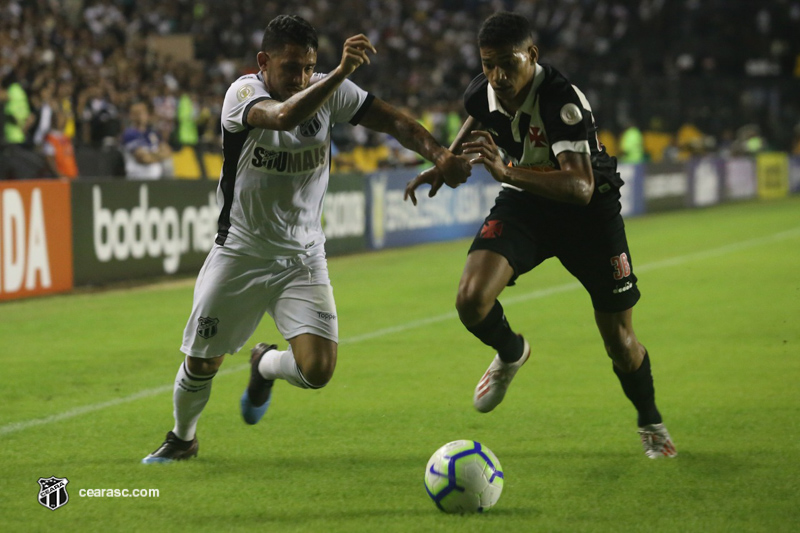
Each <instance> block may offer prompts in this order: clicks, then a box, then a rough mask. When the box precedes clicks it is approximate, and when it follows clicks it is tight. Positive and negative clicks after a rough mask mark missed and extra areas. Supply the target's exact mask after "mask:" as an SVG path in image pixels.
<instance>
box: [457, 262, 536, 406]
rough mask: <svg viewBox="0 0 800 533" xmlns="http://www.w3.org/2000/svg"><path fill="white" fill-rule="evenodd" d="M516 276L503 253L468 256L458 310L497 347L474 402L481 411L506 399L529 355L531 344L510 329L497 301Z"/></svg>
mask: <svg viewBox="0 0 800 533" xmlns="http://www.w3.org/2000/svg"><path fill="white" fill-rule="evenodd" d="M513 275H514V271H513V269H512V268H511V265H509V264H508V260H506V258H505V257H503V256H502V255H500V254H498V253H496V252H492V251H489V250H474V251H472V252H471V253H470V254H469V255H468V256H467V262H466V265H465V266H464V272H463V274H462V275H461V281H460V283H459V286H458V297H457V298H456V309H457V310H458V316H459V318H461V322H462V323H463V324H464V325H465V326H466V327H467V329H468V330H469V331H470V333H472V334H473V335H475V336H476V337H477V338H478V339H480V341H481V342H483V343H484V344H486V345H488V346H491V347H493V348H494V349H495V350H497V355H495V357H494V359H493V360H492V363H491V364H490V365H489V368H488V369H487V370H486V372H485V373H484V374H483V376H482V377H481V379H480V381H479V382H478V385H477V387H476V388H475V394H474V396H473V405H474V406H475V408H476V409H477V410H478V411H480V412H482V413H487V412H489V411H491V410H492V409H494V408H495V407H497V406H498V405H499V404H500V402H502V401H503V398H504V397H505V394H506V391H507V390H508V386H509V385H510V384H511V380H512V379H513V378H514V375H515V374H516V373H517V370H519V368H520V367H521V366H522V365H523V364H524V363H525V361H527V360H528V357H529V356H530V346H529V345H528V343H527V341H525V340H524V339H523V338H522V337H521V336H520V335H517V334H515V333H514V331H513V330H512V329H511V327H510V326H509V324H508V321H507V320H506V317H505V314H504V313H503V306H502V305H500V302H499V301H497V297H498V296H499V295H500V293H501V292H503V289H505V287H506V285H508V282H509V281H510V280H511V277H512V276H513Z"/></svg>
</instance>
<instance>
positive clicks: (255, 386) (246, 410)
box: [240, 342, 278, 425]
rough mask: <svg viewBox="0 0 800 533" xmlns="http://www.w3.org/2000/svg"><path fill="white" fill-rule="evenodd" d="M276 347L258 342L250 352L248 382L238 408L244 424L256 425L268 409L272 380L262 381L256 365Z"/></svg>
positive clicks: (262, 378)
mask: <svg viewBox="0 0 800 533" xmlns="http://www.w3.org/2000/svg"><path fill="white" fill-rule="evenodd" d="M277 349H278V346H277V345H275V344H264V343H263V342H260V343H258V344H256V346H255V347H254V348H253V349H252V350H250V382H249V383H248V384H247V388H246V389H245V390H244V393H243V394H242V399H241V401H240V406H241V410H242V418H243V419H244V421H245V423H247V424H250V425H253V424H257V423H258V421H259V420H261V418H262V417H263V416H264V413H266V412H267V408H269V404H270V400H271V399H272V385H273V384H274V383H275V381H274V380H272V379H264V377H263V376H261V373H260V372H259V371H258V363H260V362H261V358H262V357H264V354H265V353H267V352H268V351H270V350H277Z"/></svg>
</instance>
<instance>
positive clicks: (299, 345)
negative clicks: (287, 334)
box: [289, 333, 339, 389]
mask: <svg viewBox="0 0 800 533" xmlns="http://www.w3.org/2000/svg"><path fill="white" fill-rule="evenodd" d="M289 343H290V344H291V345H292V351H293V352H294V359H295V361H296V362H297V366H298V368H299V369H300V373H301V375H302V377H303V378H304V381H305V382H306V384H307V385H308V386H309V388H312V389H319V388H321V387H324V386H325V385H327V384H328V382H329V381H330V380H331V378H332V377H333V371H334V369H335V368H336V357H337V353H338V347H339V345H338V344H337V343H335V342H333V341H332V340H330V339H326V338H325V337H320V336H319V335H313V334H311V333H303V334H302V335H298V336H297V337H295V338H293V339H291V340H290V341H289Z"/></svg>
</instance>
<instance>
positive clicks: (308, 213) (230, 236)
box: [216, 74, 373, 259]
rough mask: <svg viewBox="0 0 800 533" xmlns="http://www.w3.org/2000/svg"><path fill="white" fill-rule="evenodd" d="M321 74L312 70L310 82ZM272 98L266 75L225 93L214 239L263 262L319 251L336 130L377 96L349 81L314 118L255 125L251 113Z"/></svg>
mask: <svg viewBox="0 0 800 533" xmlns="http://www.w3.org/2000/svg"><path fill="white" fill-rule="evenodd" d="M321 77H324V74H314V77H313V78H312V83H313V82H314V81H318V80H319V79H320V78H321ZM268 98H271V96H270V94H269V92H268V91H267V89H266V86H265V85H264V81H263V78H262V77H261V74H248V75H246V76H242V77H241V78H239V79H238V80H236V81H235V82H233V83H232V84H231V86H230V87H229V88H228V91H227V93H225V101H224V103H223V104H222V152H223V165H222V173H221V175H220V181H219V187H218V188H217V201H218V203H219V205H220V208H221V212H220V217H219V228H218V232H217V238H216V243H217V244H219V245H221V246H225V247H229V248H231V249H233V250H238V251H241V252H243V253H246V254H248V255H253V256H257V257H264V258H266V259H274V258H280V257H290V256H296V255H297V254H298V253H302V252H313V251H322V250H323V244H324V242H325V235H324V234H323V232H322V204H323V200H324V198H325V191H326V190H327V188H328V179H329V177H330V154H329V153H330V132H331V127H332V126H333V124H335V123H340V122H350V123H351V124H357V123H358V121H359V120H360V119H361V117H362V116H363V114H364V113H365V112H366V110H367V109H368V108H369V105H370V104H371V102H372V100H373V97H372V96H371V95H369V94H368V93H367V92H366V91H364V90H362V89H361V88H359V87H358V86H357V85H356V84H354V83H353V82H351V81H349V80H345V81H344V82H343V83H342V84H341V85H340V86H339V88H338V89H337V90H336V92H335V93H334V94H333V95H332V96H331V97H330V98H329V99H328V100H327V101H326V102H325V103H324V104H323V105H322V107H321V108H320V109H319V111H317V113H316V114H315V115H314V116H312V117H310V118H309V119H308V120H306V121H304V122H303V123H301V124H300V125H299V126H297V127H296V128H295V129H293V130H291V131H274V130H266V129H259V128H252V127H250V126H249V125H248V124H247V113H248V112H249V111H250V109H251V108H252V106H253V105H254V104H256V103H257V102H260V101H262V100H266V99H268Z"/></svg>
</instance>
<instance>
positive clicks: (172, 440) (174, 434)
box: [142, 355, 225, 464]
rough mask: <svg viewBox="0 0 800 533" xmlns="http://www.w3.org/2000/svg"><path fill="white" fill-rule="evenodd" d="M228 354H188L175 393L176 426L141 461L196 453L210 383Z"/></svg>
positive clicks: (163, 460)
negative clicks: (201, 416) (203, 355)
mask: <svg viewBox="0 0 800 533" xmlns="http://www.w3.org/2000/svg"><path fill="white" fill-rule="evenodd" d="M224 359H225V356H224V355H221V356H219V357H211V358H209V359H203V358H200V357H191V356H187V357H186V359H185V360H184V361H183V362H182V363H181V367H180V368H179V369H178V375H177V376H176V378H175V385H174V388H173V393H172V403H173V406H174V412H173V414H174V416H175V427H173V428H172V431H170V432H168V433H167V438H166V439H165V440H164V442H163V443H162V444H161V446H159V447H158V449H157V450H155V451H154V452H153V453H151V454H149V455H148V456H147V457H145V458H144V459H142V463H145V464H153V463H171V462H173V461H182V460H185V459H191V458H192V457H194V456H196V455H197V450H198V441H197V435H196V433H197V421H198V420H199V419H200V415H201V414H202V412H203V409H204V408H205V406H206V404H207V403H208V399H209V398H210V397H211V384H212V381H213V378H214V376H215V375H216V373H217V371H218V370H219V367H220V366H221V365H222V361H224Z"/></svg>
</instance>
